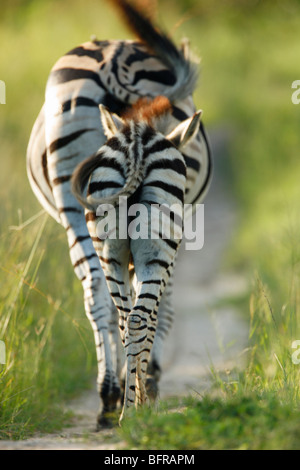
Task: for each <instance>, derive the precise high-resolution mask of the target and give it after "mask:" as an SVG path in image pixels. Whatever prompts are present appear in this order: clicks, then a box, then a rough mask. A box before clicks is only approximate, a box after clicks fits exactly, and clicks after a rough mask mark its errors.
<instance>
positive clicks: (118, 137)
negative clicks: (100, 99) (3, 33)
mask: <svg viewBox="0 0 300 470" xmlns="http://www.w3.org/2000/svg"><path fill="white" fill-rule="evenodd" d="M140 101H141V102H142V105H141V104H140ZM140 101H139V102H138V103H137V106H135V105H133V107H132V109H131V111H130V113H129V115H128V117H126V115H125V117H124V119H120V118H117V117H116V116H115V118H114V117H113V116H112V115H111V114H110V113H109V111H108V110H105V109H104V108H103V107H101V117H102V125H103V128H104V132H105V134H106V136H107V138H108V140H107V142H106V143H105V144H104V145H103V146H102V147H101V148H100V149H99V151H98V152H97V153H96V154H95V155H94V156H92V157H91V158H89V159H87V160H86V161H84V162H83V163H82V164H81V165H79V167H78V168H77V169H76V170H75V173H74V175H73V178H72V182H73V185H72V186H73V192H74V194H75V196H76V197H77V198H78V200H79V201H80V203H81V204H82V205H83V206H84V207H85V208H86V216H87V221H88V222H87V225H88V230H89V233H90V236H91V238H92V240H93V243H94V247H95V250H96V252H97V254H98V256H99V259H100V263H101V266H102V269H103V271H104V274H105V277H106V281H107V285H108V289H109V291H110V294H111V296H112V298H113V301H114V303H115V305H116V307H117V310H118V311H119V315H120V319H119V326H120V332H121V338H122V343H123V345H124V347H125V351H126V362H127V365H126V368H127V371H126V380H125V397H124V405H123V411H122V415H121V419H122V417H123V414H124V411H125V410H126V408H128V407H129V406H130V405H132V404H134V403H135V404H136V405H137V404H144V403H146V402H147V401H148V397H147V390H146V376H147V367H148V363H149V358H150V352H151V348H152V345H153V343H154V339H155V332H156V327H157V310H158V307H159V303H160V299H161V296H162V294H163V292H164V289H165V287H166V285H167V282H168V279H169V277H170V276H171V274H172V270H173V266H174V261H175V256H176V253H177V250H178V247H179V245H180V242H181V237H180V238H177V237H178V235H179V236H180V235H181V228H182V223H183V204H184V191H185V186H186V164H185V160H184V157H183V155H182V153H181V150H182V149H183V148H184V147H185V146H186V145H187V144H188V142H190V141H191V140H192V139H193V138H195V135H196V134H197V132H198V128H199V122H200V115H201V112H197V113H195V114H194V115H193V116H192V117H191V118H189V119H187V120H186V121H184V122H183V123H181V124H179V125H178V126H177V127H176V128H175V129H174V130H173V131H172V132H171V133H170V134H169V135H167V136H166V137H165V136H164V135H163V134H162V133H161V132H159V130H158V128H159V127H161V126H162V127H165V126H164V125H163V124H162V121H163V120H166V119H168V116H167V115H168V113H169V112H170V109H171V105H170V103H169V100H167V99H166V98H163V97H157V98H155V99H154V100H152V101H150V103H149V102H148V101H147V100H143V99H142V100H140ZM112 183H113V184H112ZM116 186H117V187H119V188H120V189H119V191H117V192H116V189H115V187H116ZM84 194H87V196H84ZM121 196H123V197H126V198H127V199H128V201H129V207H128V214H130V208H131V205H132V204H136V203H139V204H142V205H143V207H144V208H145V209H146V212H144V215H143V217H142V218H140V220H139V224H140V226H141V227H140V229H141V231H143V227H142V226H143V225H145V226H146V234H145V233H144V236H143V237H138V238H136V237H135V238H134V239H132V238H131V237H130V233H128V235H127V236H126V238H122V239H121V238H120V237H119V235H120V232H121V231H122V232H124V227H120V224H119V223H118V222H117V223H116V224H115V226H114V227H113V229H110V231H109V236H106V234H105V236H104V237H103V236H101V233H100V234H98V236H97V224H98V223H99V221H101V219H102V218H103V212H104V210H105V208H107V209H108V210H109V207H108V206H107V204H109V205H110V208H111V207H113V206H114V205H116V204H118V198H120V197H121ZM162 203H163V204H164V206H167V209H171V210H170V213H169V219H168V220H169V223H170V224H172V230H171V231H170V237H168V238H164V232H163V229H161V230H159V229H158V232H157V233H156V235H157V237H155V238H151V236H152V235H153V234H154V233H153V231H152V227H151V224H152V222H153V218H152V212H151V208H152V206H154V207H155V205H156V207H158V206H161V204H162ZM101 205H103V206H104V210H102V211H101V214H100V216H97V214H98V210H97V208H99V207H100V206H101ZM138 207H139V210H141V208H140V206H138ZM174 208H175V210H174ZM95 214H96V215H95ZM116 215H117V217H116V219H115V220H116V221H118V220H119V214H118V213H117V214H116ZM129 219H130V217H125V219H124V218H123V219H121V223H123V224H124V225H126V228H127V225H128V222H129ZM176 226H177V227H176ZM157 227H159V224H158V225H157ZM176 228H177V230H176ZM178 229H179V230H178ZM99 235H100V238H99ZM145 235H146V236H145ZM130 261H131V262H132V264H133V266H134V282H132V278H131V277H130V273H129V269H128V268H129V264H130ZM133 284H134V287H133ZM133 291H134V298H133V299H132V292H133Z"/></svg>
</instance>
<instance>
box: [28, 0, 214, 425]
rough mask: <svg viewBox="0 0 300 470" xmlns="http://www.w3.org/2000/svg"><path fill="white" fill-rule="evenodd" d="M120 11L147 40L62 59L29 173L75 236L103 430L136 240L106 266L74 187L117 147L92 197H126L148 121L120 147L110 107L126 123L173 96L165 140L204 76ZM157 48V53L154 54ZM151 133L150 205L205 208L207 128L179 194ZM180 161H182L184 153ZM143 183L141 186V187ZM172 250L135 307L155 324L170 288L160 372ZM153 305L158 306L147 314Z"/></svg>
mask: <svg viewBox="0 0 300 470" xmlns="http://www.w3.org/2000/svg"><path fill="white" fill-rule="evenodd" d="M118 3H119V6H121V8H122V9H123V12H124V13H125V16H126V18H129V22H130V24H131V27H132V29H134V30H135V32H136V33H138V35H139V37H140V38H142V39H143V42H138V41H129V40H128V41H92V42H87V43H84V44H82V45H80V46H79V47H76V48H75V49H73V50H71V51H70V52H69V53H67V54H66V55H64V56H63V57H62V58H60V59H59V60H58V61H57V63H56V64H55V65H54V67H53V68H52V70H51V73H50V75H49V79H48V82H47V87H46V96H45V103H44V105H43V107H42V109H41V112H40V114H39V116H38V118H37V120H36V123H35V125H34V127H33V130H32V134H31V137H30V141H29V145H28V151H27V171H28V177H29V180H30V183H31V186H32V189H33V191H34V193H35V195H36V196H37V198H38V199H39V201H40V202H41V204H42V205H43V207H44V208H45V209H46V210H47V211H48V212H49V214H50V215H51V216H52V217H54V219H55V220H56V221H57V222H59V223H60V224H61V225H62V226H63V227H64V228H65V230H66V233H67V238H68V244H69V250H70V257H71V261H72V264H73V266H74V271H75V273H76V275H77V277H78V278H79V279H80V280H81V282H82V285H83V289H84V304H85V310H86V314H87V316H88V318H89V319H90V321H91V324H92V327H93V330H94V334H95V342H96V349H97V357H98V362H99V373H98V386H99V392H100V395H101V398H102V402H103V410H102V414H101V416H100V418H99V419H100V422H101V423H103V422H105V415H106V412H107V411H110V410H111V409H113V408H114V407H115V404H116V401H117V399H118V397H119V394H120V385H119V377H118V373H117V371H116V360H115V358H114V357H113V351H114V350H115V349H116V345H115V344H114V345H113V346H112V347H111V343H112V342H115V341H116V335H115V321H114V319H115V318H116V317H115V309H114V308H113V307H112V303H111V296H110V294H109V290H108V288H107V286H109V288H110V291H111V292H112V294H113V296H112V297H113V300H114V301H115V303H116V304H117V306H118V307H120V308H121V310H122V309H123V310H122V311H123V314H122V315H121V316H120V318H121V320H120V327H121V331H122V328H123V331H124V332H125V330H126V328H127V326H126V318H127V315H128V313H129V311H131V310H130V309H131V308H132V300H131V292H130V291H129V290H128V289H129V288H128V286H129V285H130V279H129V277H130V276H129V274H128V270H127V272H124V269H123V270H122V269H121V268H122V263H123V265H124V260H125V262H127V261H129V260H128V259H127V256H128V245H127V241H126V243H125V241H124V243H123V245H124V246H122V244H121V245H119V246H118V257H116V256H115V252H113V254H114V256H112V255H111V253H110V252H109V250H110V248H109V249H108V248H107V250H108V253H106V252H104V253H102V254H101V257H102V258H101V257H100V261H99V257H98V255H97V253H96V250H95V248H97V251H98V252H99V250H98V247H97V243H98V241H97V234H96V232H95V226H96V216H95V214H94V213H93V212H92V211H88V212H87V213H86V219H85V213H84V209H83V207H82V205H81V204H80V203H79V202H78V200H77V199H76V198H75V197H74V195H73V193H72V190H71V184H70V181H71V178H72V175H73V173H74V170H75V168H76V167H78V165H79V164H81V163H82V162H83V161H85V160H86V159H88V158H89V157H90V156H91V155H95V154H96V153H97V152H98V151H99V149H101V148H102V149H101V150H100V152H102V153H103V146H105V145H106V147H107V148H106V149H105V148H104V151H105V150H109V152H108V153H105V156H104V157H103V159H102V170H103V168H106V172H107V175H108V174H109V175H110V176H109V178H110V180H107V182H106V188H102V189H101V191H103V192H101V194H100V195H99V190H98V189H97V171H96V172H95V173H94V174H93V177H92V180H91V184H90V187H89V191H90V197H92V195H95V196H101V197H106V196H107V195H109V194H111V195H112V194H114V193H115V192H117V191H119V190H121V189H122V187H123V186H124V184H125V181H126V178H127V176H128V174H127V173H126V172H128V171H129V172H130V171H132V170H133V169H134V165H133V162H132V161H131V160H130V159H129V160H128V158H127V159H124V146H125V148H126V145H127V146H128V142H127V144H126V138H128V135H129V134H130V135H131V138H132V135H134V126H138V125H139V123H136V122H134V123H128V125H127V131H126V132H127V137H126V132H125V134H124V133H123V134H122V135H123V141H122V140H120V139H122V137H120V136H119V137H116V136H115V139H114V140H113V139H109V140H108V141H107V138H106V136H105V134H104V131H103V127H102V126H101V122H100V111H99V105H100V104H102V105H104V106H106V107H107V108H109V110H110V111H111V112H112V113H116V115H119V116H120V115H122V113H123V112H124V111H125V110H126V109H128V108H130V107H131V106H132V105H133V104H134V103H136V101H137V100H138V99H139V98H141V97H144V96H147V97H150V98H155V97H156V96H158V95H163V96H166V97H167V98H169V99H170V101H171V105H172V109H171V114H170V115H169V117H168V120H167V121H166V120H164V129H159V130H160V131H162V130H163V132H160V135H168V134H169V133H170V132H171V131H172V130H173V129H174V128H175V127H176V125H177V124H179V123H181V122H182V121H184V120H185V119H188V118H189V117H190V116H192V115H193V114H194V113H195V107H194V103H193V100H192V96H191V95H192V92H193V89H194V86H195V76H196V74H195V69H194V67H193V65H192V64H191V63H190V62H189V61H188V60H187V59H185V57H184V55H183V53H181V52H180V51H178V50H177V49H176V47H175V46H174V45H173V43H172V42H171V41H170V40H169V39H168V38H167V37H166V36H164V35H163V34H160V33H158V32H157V31H156V30H154V28H153V27H152V25H151V24H150V22H149V21H148V20H146V19H145V18H143V16H142V15H141V14H140V13H139V12H137V11H136V10H134V9H133V8H132V7H129V5H128V4H127V3H126V2H125V1H119V2H118ZM133 17H134V18H133ZM141 29H142V30H141ZM147 44H150V45H151V48H150V49H151V52H149V50H150V49H149V47H148V45H147ZM141 125H142V126H143V124H141ZM146 128H147V126H144V134H143V138H144V142H143V149H144V150H146V152H148V153H149V156H148V157H147V160H148V162H149V163H148V166H147V165H145V168H144V169H146V171H148V173H146V174H145V173H141V177H142V178H146V179H147V178H148V179H147V181H148V180H149V185H148V186H147V184H148V183H147V184H146V185H144V187H143V190H142V196H141V197H142V198H143V197H145V201H146V203H150V202H151V201H150V199H151V200H152V199H153V195H155V197H157V200H156V199H155V198H154V199H155V200H154V201H152V202H155V201H156V202H158V203H161V198H164V197H165V195H166V194H169V195H170V194H172V197H174V198H176V200H178V196H179V199H181V196H183V197H184V199H183V201H184V202H185V203H192V204H194V205H195V204H196V203H198V202H200V201H201V200H202V199H203V197H204V195H205V193H206V191H207V189H208V186H209V182H210V177H211V159H210V151H209V146H208V143H207V138H206V135H205V131H204V127H203V124H202V123H201V124H200V128H199V131H198V133H197V135H196V137H195V138H194V139H193V141H192V142H190V143H188V144H187V145H186V147H185V148H184V150H183V153H182V154H180V155H182V157H179V158H182V159H181V161H180V165H179V166H180V168H183V165H184V166H185V172H186V174H185V176H184V185H183V187H182V188H181V189H178V181H177V180H176V183H175V184H173V182H172V178H173V176H174V175H173V176H172V175H171V173H172V171H173V170H172V168H167V169H166V170H164V171H169V172H170V176H169V177H168V180H169V181H168V183H167V184H168V186H167V184H166V183H165V184H162V181H161V177H158V176H157V175H158V173H159V174H161V171H162V169H161V168H160V167H159V163H158V161H157V159H156V156H155V155H157V154H159V158H160V159H161V156H162V154H164V155H165V157H164V158H165V159H168V155H169V149H167V148H166V149H165V150H162V149H161V148H160V151H159V152H155V145H159V138H158V137H157V133H155V135H150V134H151V132H152V131H151V132H150V131H149V127H148V128H147V129H146ZM128 129H129V130H128ZM135 131H136V128H135ZM140 131H141V129H140ZM147 133H148V135H147ZM147 139H148V141H147ZM155 139H157V140H155ZM161 142H166V139H162V141H161ZM161 145H167V144H165V143H162V144H161ZM133 147H134V145H133ZM164 152H165V153H164ZM122 155H123V157H122ZM122 158H123V160H122ZM176 158H177V159H178V155H177V157H176ZM125 160H126V161H125ZM173 163H174V162H173ZM173 163H172V164H173ZM174 164H175V163H174ZM170 166H172V165H170ZM102 170H101V172H102ZM178 174H180V171H179V173H178ZM155 175H156V176H155ZM93 178H94V180H93ZM101 178H102V173H101ZM182 181H183V180H182ZM140 183H141V181H139V180H138V181H137V182H136V184H137V186H139V184H140ZM104 189H105V191H104ZM129 189H130V188H129ZM136 189H137V188H136ZM130 191H131V189H130ZM130 191H129V193H130ZM150 195H151V196H150ZM140 200H142V199H140ZM183 201H182V202H183ZM160 240H161V239H160ZM160 240H159V241H160ZM171 245H172V241H170V240H169V241H166V242H164V249H163V250H161V251H160V252H159V253H160V254H159V256H158V257H157V258H156V257H155V258H153V259H152V260H150V259H149V260H148V261H147V263H148V264H147V266H148V271H149V272H152V276H153V277H152V278H149V279H145V280H144V284H143V287H142V288H141V291H140V292H139V291H137V299H138V303H137V304H136V305H135V306H134V309H135V310H136V311H138V312H139V313H140V314H141V318H145V315H146V314H148V312H146V311H143V312H142V311H140V310H139V309H140V308H141V307H143V308H144V309H146V310H147V309H148V310H150V309H152V307H153V308H154V311H157V309H158V305H159V299H160V297H161V294H162V291H163V290H164V295H163V298H162V301H161V303H160V305H161V306H160V308H159V313H158V316H159V320H158V326H157V334H156V336H155V339H154V335H152V336H151V337H149V338H148V340H147V341H149V343H151V345H152V342H153V341H154V345H153V347H152V365H153V364H155V367H154V368H155V370H157V368H158V367H159V364H160V360H161V357H160V356H161V343H162V341H159V338H161V339H163V337H164V334H165V332H166V331H167V330H168V328H169V324H170V323H171V319H172V315H171V314H170V312H171V307H170V303H169V302H168V301H167V300H168V299H169V297H170V287H171V284H169V283H167V279H168V277H169V275H170V274H171V269H169V267H170V266H171V265H172V264H173V263H174V252H176V249H175V246H174V245H173V246H171ZM143 249H144V248H142V245H141V246H139V247H137V248H136V250H137V251H136V252H139V250H142V251H143ZM122 256H123V259H122ZM135 256H137V255H135ZM139 257H140V255H139V256H138V258H139ZM165 257H166V258H165ZM133 258H134V256H133ZM120 260H121V261H120ZM133 261H134V262H135V263H134V265H135V273H136V275H138V272H139V270H138V268H137V265H136V261H137V260H136V259H133ZM119 263H120V264H119ZM127 264H128V263H127ZM167 265H168V268H167V267H166V266H167ZM101 266H102V267H101ZM158 268H159V269H163V270H164V274H162V273H161V272H160V271H159V270H157V269H158ZM120 271H122V276H123V277H124V279H125V280H126V282H127V281H128V283H127V284H126V282H125V281H124V279H123V280H122V281H120V278H119V277H116V275H117V274H118V276H119V275H120ZM155 273H157V277H155ZM127 277H128V279H127ZM122 282H124V284H122ZM146 286H147V289H146ZM164 297H165V299H166V301H164ZM125 299H126V300H125ZM146 300H147V304H149V305H151V307H146V306H145V302H146ZM141 301H142V303H140V302H141ZM141 310H143V309H142V308H141ZM144 314H145V315H144ZM149 318H150V321H151V322H154V323H155V321H156V320H155V318H154V317H153V318H152V316H151V315H150V317H149ZM132 328H133V330H137V331H138V332H139V333H138V334H139V336H138V338H139V340H140V341H142V338H143V336H142V331H143V328H144V326H139V327H138V329H137V327H136V324H135V323H134V321H132ZM149 328H150V331H151V329H152V331H154V330H155V328H154V327H153V326H151V325H150V327H149ZM156 338H158V339H156ZM123 341H124V343H126V341H128V340H127V339H126V338H125V333H124V334H123ZM126 344H127V343H126ZM148 349H151V347H150V345H149V348H146V350H147V351H144V353H143V354H144V355H145V357H144V358H143V359H142V362H141V363H143V361H148V356H147V354H148ZM139 367H140V366H139ZM143 367H144V366H143ZM144 372H145V371H144ZM138 382H139V383H138V385H137V387H138V388H139V390H140V391H139V392H137V395H138V396H140V400H142V398H141V397H142V396H144V395H145V394H144V391H143V386H144V385H143V383H142V382H141V381H138ZM130 387H131V388H132V387H133V385H132V384H131V385H130ZM130 399H133V398H132V397H130Z"/></svg>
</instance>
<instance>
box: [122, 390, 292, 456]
mask: <svg viewBox="0 0 300 470" xmlns="http://www.w3.org/2000/svg"><path fill="white" fill-rule="evenodd" d="M168 406H170V405H169V404H168ZM173 406H176V408H178V406H181V410H180V411H179V412H178V411H174V410H168V409H166V405H165V406H164V404H162V405H161V407H160V409H159V412H154V411H151V410H149V409H148V410H143V411H139V412H138V413H136V414H135V415H134V418H133V419H131V420H128V421H126V423H124V428H122V431H121V435H122V436H123V437H124V436H125V438H126V439H127V442H128V443H129V446H130V448H132V449H140V450H143V449H151V450H178V449H180V450H230V449H232V450H278V449H282V450H299V447H300V430H299V418H300V411H299V410H295V411H293V412H292V413H291V408H290V406H287V405H283V404H282V403H280V402H279V400H278V399H277V398H276V397H272V396H270V395H267V396H266V397H264V398H262V397H258V396H256V395H251V396H245V395H241V396H238V397H229V398H226V399H221V398H215V399H212V398H210V397H205V398H203V399H202V400H197V399H195V398H186V399H184V400H183V401H182V402H181V403H179V404H178V403H173Z"/></svg>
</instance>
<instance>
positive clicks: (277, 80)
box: [0, 0, 300, 449]
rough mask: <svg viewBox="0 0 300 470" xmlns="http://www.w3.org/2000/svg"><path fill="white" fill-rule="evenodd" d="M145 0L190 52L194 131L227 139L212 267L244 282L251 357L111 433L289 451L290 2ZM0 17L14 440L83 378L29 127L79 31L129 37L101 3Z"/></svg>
mask: <svg viewBox="0 0 300 470" xmlns="http://www.w3.org/2000/svg"><path fill="white" fill-rule="evenodd" d="M159 7H160V8H159V20H160V23H161V24H162V25H164V26H165V28H166V29H167V30H170V31H172V33H174V35H175V38H176V39H180V37H181V36H184V35H186V36H188V37H190V39H191V43H192V48H193V50H194V51H195V52H196V53H197V54H198V55H200V56H201V57H202V65H201V76H200V84H199V89H198V90H197V93H196V94H195V101H196V104H197V107H198V108H202V109H203V110H204V113H203V119H204V121H205V123H206V124H207V125H208V128H215V129H219V128H220V129H222V130H223V131H225V133H226V134H227V135H228V139H229V149H227V148H226V152H224V159H223V162H222V168H223V169H224V177H226V178H229V181H230V185H231V187H232V190H233V194H234V197H235V199H236V201H237V203H238V209H239V213H240V226H239V229H238V231H237V233H236V234H235V239H234V243H233V244H232V247H230V249H229V250H228V253H227V256H226V259H225V260H224V265H225V266H226V267H230V269H235V270H236V271H240V272H241V273H242V274H243V275H245V276H247V277H248V279H250V280H251V282H252V284H251V289H250V292H249V295H247V297H243V298H242V299H233V301H234V302H235V305H236V306H238V307H239V310H240V311H241V313H242V314H243V315H244V317H245V318H247V319H248V322H249V349H248V354H247V363H246V366H245V369H244V370H242V371H240V372H239V373H236V372H235V371H233V372H232V373H231V374H229V375H228V376H227V378H226V379H224V378H223V376H221V375H219V374H218V373H217V372H216V371H214V369H213V367H212V376H213V377H214V379H215V394H216V397H215V398H213V397H212V396H207V397H204V399H201V400H200V399H185V400H184V401H183V403H182V404H181V405H182V411H181V412H174V411H173V410H172V412H171V411H170V410H169V408H170V406H171V405H172V406H174V404H167V405H163V406H162V407H160V408H159V412H158V413H156V412H153V411H149V410H144V411H143V412H141V413H138V414H137V415H136V416H133V417H132V420H131V421H130V422H129V421H128V423H127V424H126V425H125V426H124V428H123V429H122V437H123V438H124V437H125V439H126V440H127V442H128V447H130V448H137V447H138V448H148V449H151V448H153V449H154V448H159V449H163V448H172V449H175V448H180V449H181V448H182V449H192V448H236V449H237V448H247V449H248V448H249V449H252V448H259V449H265V448H278V449H279V448H285V449H286V448H293V449H294V448H300V443H299V431H298V430H297V429H298V428H297V421H298V422H299V385H298V384H299V379H300V376H299V374H300V373H299V369H300V366H299V365H295V364H293V362H292V360H291V356H292V353H293V350H292V347H291V345H292V342H293V341H294V340H297V339H300V329H299V315H300V312H299V309H300V300H299V299H300V288H299V287H300V286H299V277H300V263H299V261H300V248H299V247H300V243H299V240H300V222H299V221H300V211H299V203H298V201H299V200H300V185H299V174H300V160H299V149H300V133H299V124H300V105H299V106H296V105H293V104H292V102H291V95H292V89H291V84H292V82H293V81H294V80H296V79H299V78H300V77H299V67H298V64H299V56H300V2H299V1H297V0H290V1H288V2H273V1H271V0H270V1H269V0H266V1H264V2H252V1H250V0H249V1H248V0H245V1H244V2H237V1H234V0H231V1H229V2H218V1H216V0H211V1H208V0H207V1H206V0H189V1H188V2H187V1H183V0H182V2H180V1H178V3H176V2H174V1H172V2H171V1H168V0H164V1H162V2H160V4H159ZM70 11H71V13H70ZM166 12H167V14H166ZM103 17H105V21H103ZM0 22H1V28H0V41H1V44H5V47H2V48H1V49H0V63H1V71H0V73H1V76H0V79H1V80H4V81H5V82H6V89H7V97H6V103H7V104H6V105H5V106H3V105H1V107H0V138H1V172H0V197H1V212H0V276H1V278H0V279H1V281H0V282H1V290H0V340H3V341H5V344H6V347H7V364H6V366H5V368H4V369H3V371H2V372H1V373H0V439H1V438H12V439H19V438H24V437H26V436H28V435H30V433H32V432H35V431H37V430H43V431H46V430H47V431H49V430H51V429H54V428H59V427H60V426H62V425H63V424H64V423H65V422H66V420H67V419H68V416H65V415H64V414H63V413H62V404H63V402H64V400H66V399H69V398H70V397H72V396H74V395H76V394H78V393H79V392H80V391H81V390H83V389H84V388H85V387H87V386H88V385H89V383H90V379H91V377H92V376H93V377H95V361H94V346H93V338H92V332H91V329H90V326H89V324H88V321H87V320H86V319H85V316H84V312H83V303H82V289H81V286H80V284H79V282H78V281H77V280H76V278H75V276H74V273H73V271H72V267H71V264H70V262H69V255H68V251H67V245H66V240H65V234H64V233H63V230H62V229H61V228H60V227H58V226H56V224H55V222H53V221H52V220H50V218H47V219H46V216H45V215H43V214H40V215H39V216H38V217H36V218H34V216H35V214H38V213H39V211H40V206H39V204H38V202H37V201H36V200H35V198H34V196H33V194H32V192H31V190H30V188H29V184H28V183H27V177H26V170H25V153H26V146H27V142H28V138H29V134H30V130H31V127H32V125H33V122H34V120H35V118H36V115H37V113H38V111H39V109H40V106H41V105H42V102H43V94H44V87H45V82H46V80H47V76H48V73H49V70H50V68H51V67H52V65H53V64H54V63H55V61H56V60H57V59H58V58H59V57H60V56H61V55H62V54H64V53H65V52H66V51H68V50H69V49H71V48H72V47H74V46H75V45H77V44H79V43H81V42H84V41H86V40H88V39H89V38H90V36H91V35H93V34H95V35H96V36H97V37H98V38H102V39H106V38H112V37H113V38H124V37H127V36H128V33H127V31H126V29H125V28H124V27H123V26H122V25H121V22H120V21H119V20H117V19H116V15H115V14H114V13H113V11H112V10H111V9H110V8H109V7H107V6H106V4H105V2H102V1H100V0H86V1H82V0H73V1H72V8H71V10H70V2H69V1H64V2H59V1H50V0H49V1H48V0H43V1H38V0H31V1H29V0H28V1H26V2H19V1H17V0H16V1H14V2H11V1H4V2H3V15H2V18H1V20H0ZM179 23H180V25H179V26H178V24H179ZM176 24H177V26H176ZM32 217H33V220H31V218H32ZM26 221H29V222H28V223H25V224H24V222H26ZM11 226H19V229H18V230H16V229H12V228H11ZM61 260H63V261H64V262H63V269H62V268H61ZM136 429H139V430H140V431H139V433H138V435H137V433H136V431H135V430H136Z"/></svg>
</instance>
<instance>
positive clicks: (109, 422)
mask: <svg viewBox="0 0 300 470" xmlns="http://www.w3.org/2000/svg"><path fill="white" fill-rule="evenodd" d="M117 424H118V417H117V416H116V413H112V412H102V413H99V414H98V416H97V425H96V432H99V431H103V430H104V429H111V428H114V427H115V426H117Z"/></svg>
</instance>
